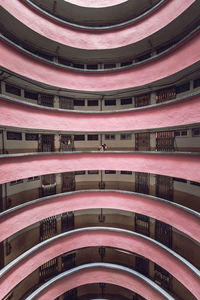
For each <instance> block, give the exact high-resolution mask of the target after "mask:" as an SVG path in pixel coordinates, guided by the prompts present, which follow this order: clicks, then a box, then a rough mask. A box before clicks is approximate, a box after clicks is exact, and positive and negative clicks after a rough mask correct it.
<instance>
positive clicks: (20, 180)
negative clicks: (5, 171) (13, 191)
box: [10, 179, 24, 185]
mask: <svg viewBox="0 0 200 300" xmlns="http://www.w3.org/2000/svg"><path fill="white" fill-rule="evenodd" d="M23 182H24V181H23V179H18V180H14V181H11V182H10V185H15V184H19V183H23Z"/></svg>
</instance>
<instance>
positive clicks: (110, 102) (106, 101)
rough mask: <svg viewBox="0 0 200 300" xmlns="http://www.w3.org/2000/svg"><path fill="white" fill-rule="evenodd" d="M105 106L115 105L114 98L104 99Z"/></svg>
mask: <svg viewBox="0 0 200 300" xmlns="http://www.w3.org/2000/svg"><path fill="white" fill-rule="evenodd" d="M104 103H105V106H108V105H116V100H114V99H112V100H105V102H104Z"/></svg>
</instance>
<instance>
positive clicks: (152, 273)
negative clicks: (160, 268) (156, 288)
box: [149, 260, 154, 278]
mask: <svg viewBox="0 0 200 300" xmlns="http://www.w3.org/2000/svg"><path fill="white" fill-rule="evenodd" d="M149 276H150V278H153V277H154V263H153V262H152V261H151V260H150V261H149Z"/></svg>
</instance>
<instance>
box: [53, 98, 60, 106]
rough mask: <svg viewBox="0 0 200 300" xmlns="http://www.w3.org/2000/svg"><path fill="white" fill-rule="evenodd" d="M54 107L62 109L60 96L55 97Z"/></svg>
mask: <svg viewBox="0 0 200 300" xmlns="http://www.w3.org/2000/svg"><path fill="white" fill-rule="evenodd" d="M54 107H55V108H59V107H60V103H59V96H57V95H55V96H54Z"/></svg>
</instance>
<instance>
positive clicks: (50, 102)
mask: <svg viewBox="0 0 200 300" xmlns="http://www.w3.org/2000/svg"><path fill="white" fill-rule="evenodd" d="M40 104H41V105H43V106H48V107H53V106H54V96H53V95H48V94H41V95H40Z"/></svg>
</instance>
